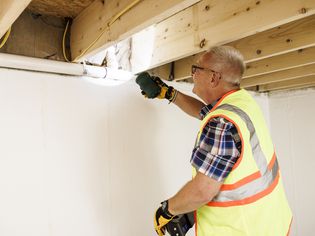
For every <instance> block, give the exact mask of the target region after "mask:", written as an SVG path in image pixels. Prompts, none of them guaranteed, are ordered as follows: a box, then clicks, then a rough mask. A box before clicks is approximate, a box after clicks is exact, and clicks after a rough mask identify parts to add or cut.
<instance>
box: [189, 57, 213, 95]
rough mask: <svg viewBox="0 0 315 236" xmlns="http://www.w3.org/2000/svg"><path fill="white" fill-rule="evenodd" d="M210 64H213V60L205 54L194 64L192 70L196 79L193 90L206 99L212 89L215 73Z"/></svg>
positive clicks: (194, 79)
mask: <svg viewBox="0 0 315 236" xmlns="http://www.w3.org/2000/svg"><path fill="white" fill-rule="evenodd" d="M206 59H207V60H206ZM209 65H211V60H210V59H209V58H206V57H205V56H204V55H203V56H201V57H200V58H199V59H198V60H197V62H196V64H195V65H193V66H192V71H191V73H192V77H193V81H194V88H193V90H192V91H193V93H195V94H196V95H197V96H198V97H200V98H201V99H203V100H205V96H206V95H207V92H208V91H209V89H211V80H212V77H213V75H214V73H215V71H214V70H212V69H211V68H210V66H209Z"/></svg>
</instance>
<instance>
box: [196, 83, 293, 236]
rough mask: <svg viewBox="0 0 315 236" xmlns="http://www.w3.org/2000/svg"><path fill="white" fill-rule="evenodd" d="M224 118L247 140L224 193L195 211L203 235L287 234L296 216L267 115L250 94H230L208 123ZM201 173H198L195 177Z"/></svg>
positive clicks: (202, 123)
mask: <svg viewBox="0 0 315 236" xmlns="http://www.w3.org/2000/svg"><path fill="white" fill-rule="evenodd" d="M214 117H224V118H225V119H227V120H228V121H230V122H232V123H233V124H234V125H235V127H236V128H237V131H238V134H239V135H240V138H241V142H242V150H241V154H240V157H239V159H238V161H237V162H236V163H235V165H234V167H233V168H232V170H231V172H230V174H229V175H228V176H227V178H226V179H225V180H224V183H223V185H222V186H221V189H220V191H219V193H218V194H217V195H216V196H215V197H214V198H213V199H212V200H211V202H209V203H208V204H207V205H205V206H202V207H201V208H199V209H198V210H197V211H196V213H195V221H196V235H198V236H245V235H246V236H286V235H288V234H289V229H290V225H291V221H292V213H291V209H290V207H289V204H288V201H287V198H286V196H285V192H284V189H283V186H282V180H281V175H280V171H279V165H278V161H277V158H276V155H275V151H274V146H273V144H272V141H271V137H270V135H269V132H268V128H267V125H266V123H265V120H264V118H263V114H262V112H261V110H260V108H259V107H258V105H257V103H256V102H255V101H254V99H253V98H252V97H251V95H250V94H249V93H248V92H246V91H245V90H243V89H241V90H234V91H230V92H229V93H227V94H225V95H224V96H223V97H222V98H221V99H220V100H219V101H218V103H217V104H216V105H215V107H213V109H212V110H211V111H210V113H209V114H208V115H207V116H206V117H205V118H204V119H203V120H202V122H201V127H200V131H199V135H198V138H197V145H199V139H200V134H201V133H202V130H203V128H204V127H205V125H206V124H207V123H208V122H209V120H210V119H212V118H214ZM195 174H196V171H195V170H194V175H195Z"/></svg>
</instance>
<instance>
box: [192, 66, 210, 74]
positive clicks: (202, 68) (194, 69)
mask: <svg viewBox="0 0 315 236" xmlns="http://www.w3.org/2000/svg"><path fill="white" fill-rule="evenodd" d="M197 69H198V70H208V71H211V72H213V73H216V71H214V70H211V69H210V68H204V67H201V66H197V65H192V66H191V74H192V75H193V74H195V73H196V71H197Z"/></svg>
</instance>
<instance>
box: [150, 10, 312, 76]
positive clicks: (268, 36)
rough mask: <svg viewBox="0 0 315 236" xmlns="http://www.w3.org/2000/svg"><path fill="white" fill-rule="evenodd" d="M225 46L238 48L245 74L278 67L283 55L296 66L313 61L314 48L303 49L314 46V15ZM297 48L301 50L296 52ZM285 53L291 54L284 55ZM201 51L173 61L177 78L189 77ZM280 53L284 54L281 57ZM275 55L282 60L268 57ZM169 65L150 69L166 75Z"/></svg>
mask: <svg viewBox="0 0 315 236" xmlns="http://www.w3.org/2000/svg"><path fill="white" fill-rule="evenodd" d="M227 45H230V46H233V47H235V48H237V49H238V50H240V51H241V52H242V54H243V55H244V59H245V61H246V63H247V66H248V69H247V71H246V72H245V77H246V76H251V75H254V74H259V73H266V72H268V71H272V70H278V69H281V67H282V66H281V64H283V65H284V63H283V62H281V61H282V60H283V58H284V57H287V59H284V60H286V61H287V60H291V61H292V60H294V59H293V57H295V59H296V60H299V61H296V62H293V63H295V64H296V65H297V64H298V63H300V64H301V65H302V64H303V63H308V62H307V61H308V60H312V59H311V52H313V50H314V49H312V50H308V49H306V48H307V47H311V46H315V15H312V16H308V17H305V18H303V19H300V20H297V21H294V22H290V23H287V24H285V25H281V26H278V27H275V28H273V29H270V30H267V31H263V32H260V33H257V34H255V35H252V36H248V37H246V38H243V39H240V40H237V41H235V42H232V43H229V44H227ZM299 49H303V50H302V51H298V50H299ZM304 49H305V50H304ZM292 51H295V52H292ZM288 52H292V53H291V54H286V53H288ZM298 52H300V53H298ZM200 54H201V53H200ZM200 54H196V55H194V56H189V57H186V58H183V59H180V60H177V61H175V62H174V63H175V73H174V74H175V80H176V81H178V80H183V79H187V78H189V77H190V76H191V75H190V65H191V64H193V63H195V62H196V60H197V58H198V57H199V56H200ZM281 54H285V55H283V56H280V55H281ZM277 55H278V56H277ZM274 56H276V57H275V58H278V59H281V61H280V60H279V61H278V60H277V61H276V60H273V59H271V57H274ZM269 57H270V61H269V63H268V60H269V59H264V58H269ZM261 59H263V60H261ZM260 60H261V61H260ZM255 61H257V62H255ZM275 62H276V63H275ZM264 64H265V66H266V65H268V67H267V66H266V68H264V67H263V66H264ZM279 64H280V65H279ZM292 66H294V65H292ZM258 67H260V68H258ZM284 67H285V66H284ZM169 68H170V65H163V66H161V68H159V67H158V68H155V69H154V70H153V71H154V72H156V73H158V74H159V73H162V74H159V75H161V76H166V75H167V76H168V75H169V73H170V69H169ZM164 78H168V77H164Z"/></svg>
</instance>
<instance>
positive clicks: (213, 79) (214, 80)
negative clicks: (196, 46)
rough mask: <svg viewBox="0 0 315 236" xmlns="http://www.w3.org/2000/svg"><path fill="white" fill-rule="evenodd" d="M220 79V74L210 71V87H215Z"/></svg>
mask: <svg viewBox="0 0 315 236" xmlns="http://www.w3.org/2000/svg"><path fill="white" fill-rule="evenodd" d="M220 79H221V74H220V73H218V72H215V73H212V76H211V79H210V81H211V82H210V83H211V87H212V88H215V87H217V86H218V85H219V82H220Z"/></svg>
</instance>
